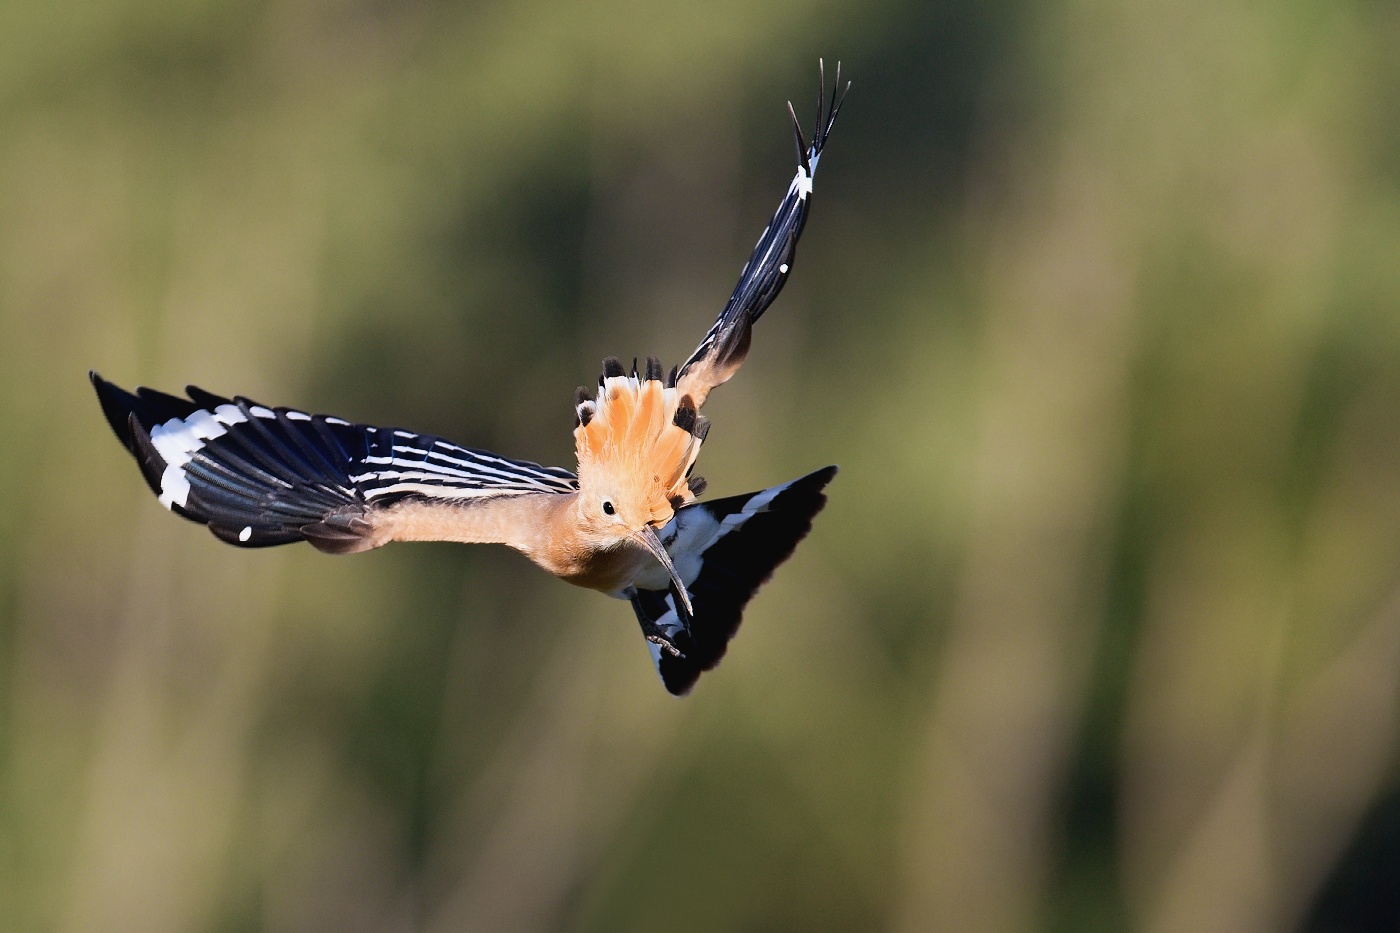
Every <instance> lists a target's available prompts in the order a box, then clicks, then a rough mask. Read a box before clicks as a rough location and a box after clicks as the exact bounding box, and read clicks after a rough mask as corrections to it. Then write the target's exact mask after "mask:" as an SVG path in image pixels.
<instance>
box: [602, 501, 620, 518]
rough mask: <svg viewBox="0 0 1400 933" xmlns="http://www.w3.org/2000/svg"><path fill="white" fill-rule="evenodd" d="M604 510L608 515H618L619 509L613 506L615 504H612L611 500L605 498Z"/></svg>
mask: <svg viewBox="0 0 1400 933" xmlns="http://www.w3.org/2000/svg"><path fill="white" fill-rule="evenodd" d="M603 512H604V513H605V514H607V515H616V514H617V509H615V508H613V504H612V503H611V502H609V501H608V500H606V499H604V500H603Z"/></svg>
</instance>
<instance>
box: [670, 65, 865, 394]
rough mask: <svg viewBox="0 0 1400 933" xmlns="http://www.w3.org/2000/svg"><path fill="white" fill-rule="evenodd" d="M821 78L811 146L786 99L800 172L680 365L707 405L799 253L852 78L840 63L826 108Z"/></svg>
mask: <svg viewBox="0 0 1400 933" xmlns="http://www.w3.org/2000/svg"><path fill="white" fill-rule="evenodd" d="M820 81H821V83H820V85H819V87H818V88H817V122H816V125H815V126H814V127H813V136H812V142H811V144H810V145H808V144H807V143H806V142H805V141H804V140H803V138H802V127H801V126H800V125H799V124H798V122H797V114H796V113H794V112H793V109H792V104H791V103H789V104H788V113H789V114H790V115H791V116H792V128H793V133H794V134H795V135H796V137H797V174H796V176H794V177H793V179H792V184H790V185H788V190H787V194H785V195H784V196H783V201H782V203H781V204H779V205H778V210H777V213H775V214H774V215H773V219H772V220H770V221H769V222H768V226H767V227H765V228H764V230H763V235H762V236H760V237H759V238H758V243H757V244H756V245H755V246H754V249H753V254H752V255H751V256H750V257H749V261H748V262H746V263H745V264H744V268H743V271H742V272H740V273H739V284H738V285H736V286H735V287H734V293H733V294H732V295H730V296H729V301H728V302H727V303H726V304H725V306H724V310H723V311H722V312H721V313H720V316H719V317H718V318H717V319H716V320H715V323H714V324H713V325H711V327H710V329H709V331H707V332H706V334H705V337H704V339H703V340H701V341H700V346H698V347H696V349H695V352H694V353H692V354H691V355H690V359H688V360H686V361H685V363H684V364H683V365H682V366H681V367H680V373H679V379H678V382H677V385H678V386H679V387H680V390H681V392H682V394H689V395H690V396H691V397H692V398H693V399H694V400H695V403H696V404H697V405H701V404H704V401H705V398H706V396H708V395H709V393H710V390H711V389H713V388H714V387H715V386H717V385H721V384H722V383H724V382H726V381H728V379H729V378H730V377H731V376H733V375H734V373H735V371H736V370H738V368H739V366H740V364H742V363H743V362H744V358H745V357H746V356H747V355H748V352H749V341H750V338H751V336H752V328H753V325H754V322H755V321H757V320H758V319H759V318H760V317H762V315H763V312H764V311H766V310H767V309H768V306H769V305H770V304H772V303H773V299H775V298H777V297H778V293H779V292H780V291H782V289H783V285H784V284H786V283H787V279H788V275H789V273H791V271H792V264H793V262H794V260H795V258H796V256H797V240H798V237H800V236H801V235H802V227H803V225H804V224H806V222H807V210H808V208H809V207H810V206H811V201H812V179H813V178H814V176H815V175H816V171H817V163H818V162H819V161H820V160H821V156H822V151H823V149H824V148H825V147H826V140H827V137H828V136H830V135H831V127H832V125H833V124H834V123H835V122H836V114H837V112H838V111H840V109H841V103H842V102H843V101H844V100H845V98H846V91H847V90H849V89H850V86H851V84H850V82H849V81H848V82H846V86H845V87H844V88H842V87H841V66H840V64H839V63H838V64H837V66H836V85H835V87H833V88H832V90H831V103H830V106H829V107H828V106H827V105H826V74H825V69H823V70H822V73H821V78H820Z"/></svg>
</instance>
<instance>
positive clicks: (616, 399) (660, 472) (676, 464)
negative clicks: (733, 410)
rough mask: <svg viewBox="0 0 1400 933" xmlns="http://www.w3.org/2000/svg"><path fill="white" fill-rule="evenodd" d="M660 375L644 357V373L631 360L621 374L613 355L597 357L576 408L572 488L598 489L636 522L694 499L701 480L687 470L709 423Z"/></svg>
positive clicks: (661, 516)
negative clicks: (592, 389) (599, 374)
mask: <svg viewBox="0 0 1400 933" xmlns="http://www.w3.org/2000/svg"><path fill="white" fill-rule="evenodd" d="M671 383H672V384H669V385H668V384H667V383H665V382H663V381H662V378H661V364H660V363H658V362H657V361H656V360H655V359H648V360H647V370H646V375H645V377H639V376H638V375H637V371H636V368H635V366H634V367H633V370H632V375H631V376H626V375H623V371H622V365H621V364H620V363H619V362H618V361H617V360H616V359H614V358H611V357H610V358H609V359H607V360H604V361H603V378H602V379H600V380H599V389H598V395H597V398H596V399H590V398H588V397H587V395H586V392H585V391H584V390H583V389H580V390H579V398H578V401H577V403H576V406H575V410H576V412H577V415H578V426H577V427H576V428H574V444H575V447H576V449H577V452H578V476H579V487H580V489H582V490H584V491H590V490H594V491H601V492H604V493H605V494H607V495H609V496H613V497H616V498H618V499H619V500H620V501H619V503H618V505H619V507H623V506H624V505H625V508H626V512H628V513H630V514H628V515H627V517H628V518H629V519H631V520H633V521H635V522H647V523H653V522H661V521H665V520H667V519H669V518H670V517H671V514H672V513H673V512H674V511H675V510H676V509H678V508H680V507H681V506H682V505H685V504H686V503H689V502H694V501H695V496H696V494H697V493H698V492H700V491H701V490H702V489H703V488H704V485H703V481H702V480H699V479H696V480H688V479H687V474H689V472H690V468H691V467H692V466H693V465H694V463H695V458H696V457H697V456H698V455H699V453H700V445H701V444H702V443H703V442H704V440H705V434H706V432H707V431H708V429H709V422H708V421H706V420H705V419H704V418H702V417H700V415H699V414H698V413H697V412H696V410H695V403H694V401H692V400H691V398H690V396H688V395H681V394H680V393H679V392H678V391H677V389H676V387H675V385H674V380H671Z"/></svg>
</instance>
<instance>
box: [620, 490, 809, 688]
mask: <svg viewBox="0 0 1400 933" xmlns="http://www.w3.org/2000/svg"><path fill="white" fill-rule="evenodd" d="M835 475H836V467H834V466H829V467H826V468H825V469H821V470H817V471H816V472H815V473H810V474H808V475H807V476H804V477H802V478H800V479H795V480H793V481H791V482H789V483H784V484H783V485H781V486H774V487H772V488H770V489H764V490H761V491H759V492H751V493H748V494H747V495H742V496H730V497H728V498H725V499H715V500H713V501H710V502H697V503H695V504H693V505H688V506H686V507H684V508H682V509H681V510H680V511H678V512H677V513H676V515H675V517H674V518H673V519H671V521H670V522H669V523H668V524H667V525H666V527H665V528H663V529H662V530H661V540H662V542H664V543H665V545H666V550H667V552H668V553H669V554H670V555H671V561H672V563H673V564H674V565H675V567H676V570H677V572H678V573H679V574H680V577H681V579H682V580H683V581H685V584H686V591H687V592H688V593H689V594H690V600H691V604H692V605H693V606H694V608H695V614H694V616H693V618H692V619H691V622H690V630H689V631H687V630H686V628H685V624H684V623H683V622H682V620H681V619H680V617H679V616H678V615H677V613H676V602H675V599H676V598H675V596H674V595H673V593H672V592H671V591H670V590H669V589H667V588H664V584H660V585H658V586H657V587H656V588H654V589H648V588H644V587H643V586H641V585H639V586H638V587H636V588H635V589H634V590H633V591H632V592H631V593H628V594H627V595H628V596H629V597H630V598H631V600H632V608H633V610H634V611H635V612H636V614H637V621H638V622H639V623H641V625H642V630H643V632H647V631H649V630H655V629H659V630H660V631H661V632H662V633H663V634H664V635H665V636H666V638H668V639H669V640H670V641H671V642H672V643H673V644H674V645H675V646H676V648H677V649H679V651H680V654H679V655H676V654H672V653H670V652H669V651H667V650H666V649H664V648H662V647H661V646H660V645H658V644H657V643H655V642H654V641H651V640H648V642H647V646H648V647H649V648H650V649H651V656H652V660H653V661H654V662H655V664H656V669H657V672H658V673H660V675H661V680H662V683H664V684H665V685H666V689H667V690H669V691H670V692H671V693H673V694H675V695H676V696H681V695H684V694H686V693H689V692H690V688H691V687H693V686H694V685H695V681H696V680H698V679H699V677H700V675H701V674H702V673H704V672H705V671H708V670H710V669H711V668H713V667H714V666H715V665H717V664H718V663H719V662H720V659H721V658H723V657H724V652H725V649H726V648H727V647H728V645H729V640H730V639H731V638H733V637H734V633H735V632H737V631H738V629H739V623H740V621H741V620H742V619H743V614H744V607H745V606H747V605H748V602H749V600H750V599H752V598H753V595H754V593H756V592H757V591H758V588H759V587H760V586H762V585H763V584H764V583H765V582H766V581H767V580H768V578H769V577H771V576H772V575H773V570H774V569H775V568H776V567H777V566H778V565H779V564H781V563H782V562H783V561H785V560H787V559H788V557H790V556H791V555H792V552H793V551H794V550H795V549H796V548H797V544H798V542H800V541H801V540H802V539H803V538H804V537H806V535H807V532H808V531H810V530H811V528H812V520H813V518H815V517H816V514H817V513H818V512H820V511H821V510H822V507H823V506H825V505H826V496H825V494H824V493H823V491H822V490H823V489H825V488H826V485H827V484H828V483H830V482H831V479H832V477H833V476H835Z"/></svg>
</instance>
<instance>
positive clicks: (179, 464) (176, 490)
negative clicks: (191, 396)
mask: <svg viewBox="0 0 1400 933" xmlns="http://www.w3.org/2000/svg"><path fill="white" fill-rule="evenodd" d="M247 420H248V419H247V417H246V416H244V414H243V412H242V411H241V410H239V408H238V406H236V405H220V406H219V407H218V408H216V409H214V411H213V413H212V414H211V413H209V412H207V411H204V410H203V409H201V410H199V411H196V412H194V413H192V414H191V415H190V416H189V417H188V418H185V419H183V420H182V419H180V418H171V419H170V420H169V421H167V422H165V423H164V424H158V425H156V426H155V427H153V428H151V446H152V447H154V448H155V449H156V453H158V454H160V458H161V459H162V460H164V461H165V472H164V473H162V474H161V477H160V504H161V505H163V506H165V507H166V508H167V509H168V508H171V507H172V506H173V505H179V506H180V507H182V508H183V507H184V506H185V504H186V503H187V502H189V498H190V481H189V479H188V478H187V477H186V476H185V464H187V463H189V462H190V460H192V459H193V458H194V455H195V454H197V453H199V451H200V450H201V449H202V448H203V447H204V443H205V441H211V440H213V439H214V438H216V437H223V436H224V435H225V434H227V433H228V425H232V424H242V423H243V422H245V421H247Z"/></svg>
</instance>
